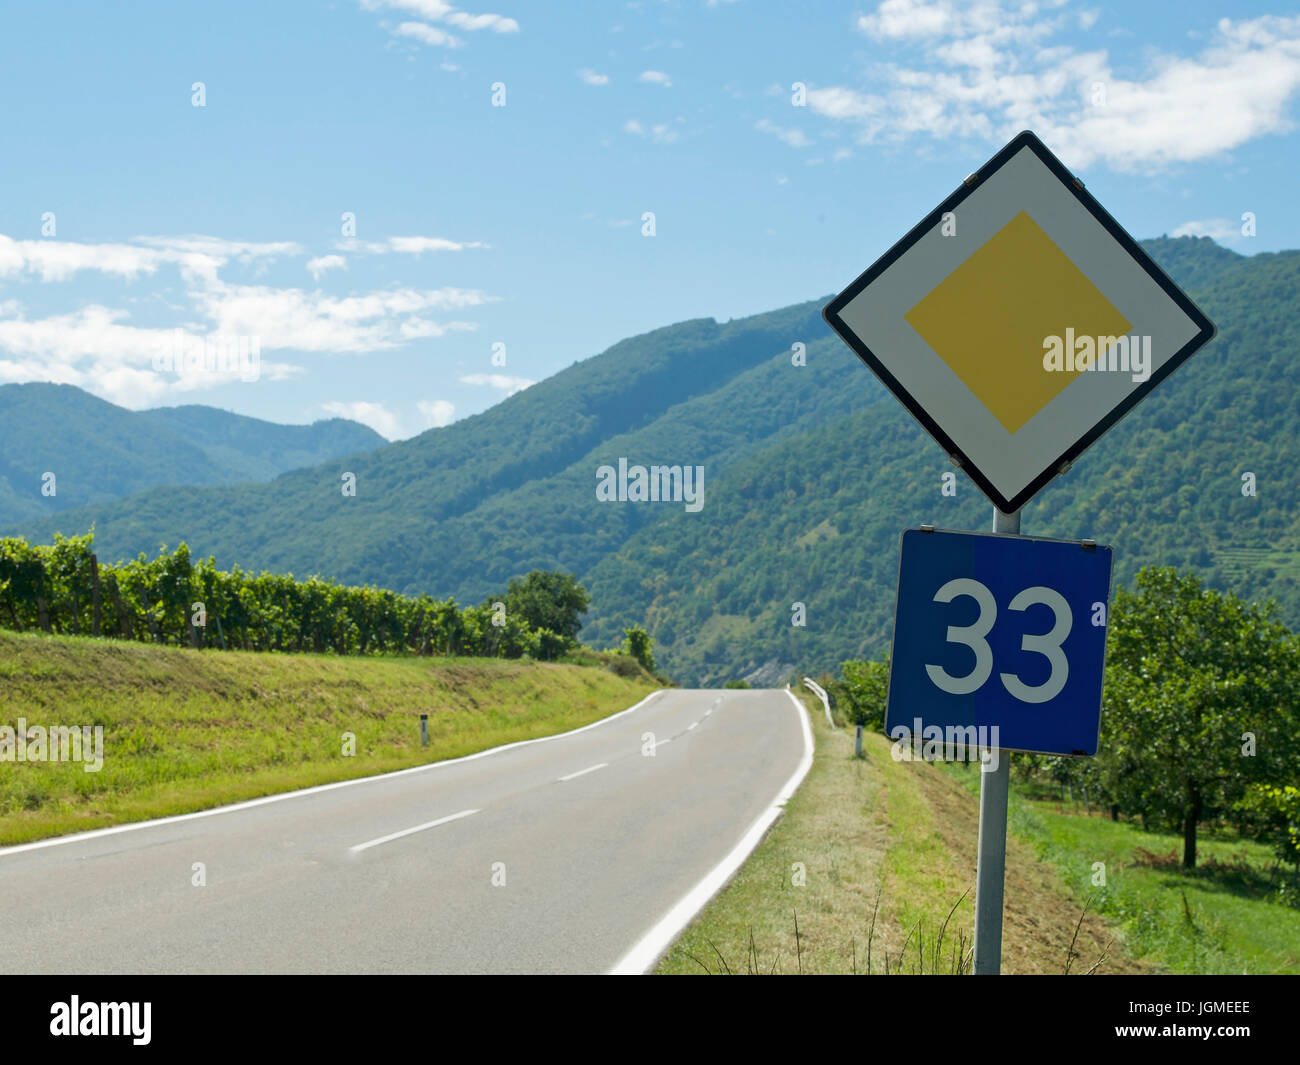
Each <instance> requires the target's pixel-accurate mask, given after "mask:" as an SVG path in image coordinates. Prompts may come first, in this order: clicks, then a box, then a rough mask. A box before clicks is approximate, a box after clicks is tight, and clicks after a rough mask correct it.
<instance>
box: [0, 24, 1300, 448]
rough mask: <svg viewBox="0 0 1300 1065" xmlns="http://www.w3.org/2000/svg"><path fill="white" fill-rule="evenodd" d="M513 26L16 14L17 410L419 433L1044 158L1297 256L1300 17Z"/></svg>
mask: <svg viewBox="0 0 1300 1065" xmlns="http://www.w3.org/2000/svg"><path fill="white" fill-rule="evenodd" d="M485 4H488V5H489V6H472V7H466V8H459V7H457V6H455V5H453V4H450V3H445V2H442V0H389V2H379V0H362V2H360V3H357V2H355V0H353V2H344V0H336V2H334V3H291V2H277V3H274V4H267V3H265V2H261V3H240V2H226V3H222V4H219V5H201V6H200V5H191V4H175V3H158V4H148V3H134V4H131V5H121V6H118V5H114V6H113V7H111V8H110V7H109V6H107V5H100V4H91V3H83V4H59V3H41V4H29V5H21V6H19V5H10V6H9V7H8V8H7V9H6V11H5V13H4V14H3V16H0V17H2V18H3V29H4V32H3V33H0V101H2V102H3V106H2V107H0V159H3V160H4V164H5V165H4V168H3V172H0V383H10V382H18V381H32V380H51V381H61V382H66V383H70V384H76V385H78V386H80V387H82V388H86V389H87V390H89V391H91V392H94V393H95V394H97V395H100V396H103V397H104V398H106V399H109V400H111V401H113V402H115V403H119V404H122V405H124V406H128V407H131V408H137V409H139V408H145V407H153V406H170V405H176V404H181V403H205V404H211V405H214V406H219V407H224V408H226V409H230V410H234V411H237V412H239V413H243V414H250V415H254V416H257V417H262V418H268V419H272V420H275V421H283V422H308V421H313V420H315V419H318V418H322V417H328V416H331V415H332V414H343V415H345V416H350V417H356V418H357V419H358V420H362V421H365V422H366V423H367V424H369V425H371V426H373V427H374V428H376V429H377V430H378V431H380V432H381V433H383V434H384V435H385V436H387V437H389V438H399V437H406V436H410V435H413V434H415V433H417V432H421V431H424V430H425V429H427V428H429V427H431V426H436V425H440V424H446V423H447V422H448V421H450V420H454V419H458V418H461V417H465V416H467V415H469V414H473V413H475V412H477V411H480V410H483V409H484V408H486V407H487V406H490V405H491V404H493V403H495V402H499V401H500V400H501V399H502V398H503V397H504V396H506V395H507V394H509V393H510V392H511V391H512V390H514V389H517V388H520V387H526V385H527V384H528V383H529V382H533V381H536V380H540V379H541V378H543V377H546V376H548V375H550V374H552V373H554V372H556V371H557V370H560V369H562V368H563V367H565V366H568V365H569V364H570V363H572V362H574V361H575V360H577V359H581V358H585V357H587V356H589V355H593V354H596V353H598V352H600V351H602V350H603V349H604V348H606V347H608V346H609V345H610V344H612V343H614V342H616V341H617V340H619V339H621V338H623V337H625V336H629V335H633V334H636V333H640V332H645V331H647V330H649V329H653V328H656V327H658V326H661V325H666V324H669V323H672V322H675V321H680V320H682V319H686V318H696V317H716V318H719V319H722V320H726V319H727V318H731V317H738V316H741V315H745V314H751V313H755V312H759V311H764V310H770V309H773V308H775V307H779V306H784V305H787V304H790V303H795V302H798V301H801V300H806V299H812V298H816V297H820V296H824V295H827V294H830V293H832V292H835V291H838V290H839V289H840V288H842V287H843V286H844V285H845V284H846V283H847V282H849V281H850V280H852V279H853V278H854V277H855V276H856V275H857V274H858V273H860V272H861V271H862V270H863V269H865V268H866V267H867V266H868V265H870V263H871V262H872V261H873V260H874V259H875V258H876V257H877V256H878V255H879V254H880V253H881V252H883V251H884V250H885V249H886V248H888V247H889V246H890V245H891V244H892V243H893V242H894V241H895V240H896V239H897V238H898V237H900V236H901V235H902V234H903V233H904V232H906V231H907V229H909V228H910V227H911V226H912V225H913V224H914V223H915V222H916V221H918V220H919V219H920V218H921V217H922V216H923V215H924V214H925V213H926V212H928V211H929V210H930V209H932V208H933V207H934V206H935V205H936V204H937V203H938V202H939V201H940V200H941V199H942V198H944V197H945V196H946V195H947V194H948V193H950V192H951V191H952V190H953V188H955V187H956V186H957V184H958V183H959V182H960V180H961V178H962V177H964V176H965V174H967V173H968V172H969V171H971V170H973V169H975V168H976V167H977V166H978V165H979V164H980V163H981V162H983V161H984V160H985V159H986V158H987V157H988V156H989V155H991V154H992V153H993V152H994V151H996V150H997V148H998V147H1000V146H1001V145H1002V144H1003V143H1004V142H1005V141H1006V140H1008V139H1009V138H1010V137H1011V136H1012V135H1014V134H1015V133H1016V132H1018V131H1019V130H1020V129H1023V128H1032V129H1034V130H1035V131H1036V132H1038V134H1039V135H1040V136H1041V137H1042V138H1043V139H1044V140H1045V141H1046V142H1047V144H1048V145H1049V147H1051V148H1053V150H1055V151H1057V152H1058V154H1060V155H1061V156H1062V158H1063V159H1064V160H1065V161H1066V163H1067V164H1068V165H1070V166H1072V167H1073V168H1074V169H1075V170H1076V172H1077V173H1078V174H1079V175H1080V176H1081V177H1082V178H1083V179H1084V181H1085V182H1086V183H1087V185H1088V188H1089V190H1090V191H1091V192H1092V193H1093V194H1094V195H1095V196H1097V198H1098V199H1099V200H1100V201H1101V202H1102V203H1103V204H1104V205H1105V206H1106V207H1107V208H1108V209H1109V210H1110V211H1111V213H1112V214H1114V215H1115V216H1116V217H1117V218H1118V219H1119V221H1120V222H1121V223H1122V224H1124V225H1125V226H1126V227H1127V228H1128V229H1129V230H1130V232H1132V233H1133V234H1134V235H1135V236H1138V237H1147V236H1155V235H1159V234H1161V233H1180V232H1193V233H1208V234H1209V235H1211V236H1214V237H1215V238H1216V239H1218V240H1220V241H1221V242H1222V243H1224V244H1225V245H1226V246H1228V247H1231V248H1233V249H1234V250H1237V251H1240V252H1242V253H1244V254H1254V253H1256V252H1260V251H1273V250H1278V249H1283V248H1295V247H1300V212H1297V211H1296V209H1295V206H1294V195H1295V192H1294V190H1295V187H1296V178H1295V175H1296V173H1297V171H1298V169H1300V150H1298V144H1300V142H1298V141H1297V137H1296V134H1295V132H1294V125H1295V121H1296V118H1297V115H1300V15H1297V14H1295V7H1294V5H1288V4H1283V3H1281V2H1276V3H1253V2H1249V0H1246V2H1242V0H1232V2H1231V3H1228V2H1227V0H1220V2H1218V3H1210V2H1203V0H1185V2H1181V3H1178V4H1170V3H1165V2H1145V0H1135V2H1131V3H1122V4H1091V3H1076V2H1073V0H1065V2H1055V0H1052V2H1039V3H1020V2H998V0H975V2H961V0H886V2H884V3H869V4H866V5H853V4H844V3H832V2H810V3H806V4H800V5H798V6H797V8H796V5H793V4H787V3H773V2H766V3H760V2H757V0H734V2H716V3H709V2H707V0H667V2H659V0H643V2H638V3H594V2H591V3H561V2H555V3H537V2H529V3H524V2H516V0H485ZM796 10H797V12H798V13H797V14H796V13H795V12H796ZM199 82H201V83H202V93H203V96H202V100H201V102H202V106H195V102H196V90H195V89H194V86H195V83H199ZM796 84H798V85H801V86H803V92H802V93H801V94H800V93H799V92H798V90H797V89H796V88H795V86H796ZM494 85H496V86H499V87H501V86H503V87H504V106H494V103H493V96H494V89H493V86H494ZM496 98H497V100H498V101H500V100H501V94H500V92H499V91H498V92H497V93H496ZM797 100H798V101H799V103H798V104H797V102H796V101H797ZM646 212H653V214H654V235H653V236H646V235H643V228H644V227H643V216H644V215H645V214H646ZM1244 212H1251V213H1253V214H1254V216H1255V218H1256V233H1255V235H1254V236H1243V235H1242V233H1241V221H1240V220H1241V216H1242V214H1243V213H1244ZM345 213H349V214H351V215H352V216H354V218H355V231H354V233H353V232H345V229H344V226H345V222H344V218H343V216H344V215H345ZM51 216H52V217H51ZM178 330H179V331H180V332H179V334H178ZM178 335H179V336H180V337H181V338H183V339H182V340H181V344H182V350H183V348H184V345H191V346H193V345H195V344H196V343H202V341H203V340H204V339H205V338H207V339H209V340H211V339H213V338H238V337H244V338H246V340H247V339H248V338H254V339H255V340H256V344H257V347H258V351H259V354H260V365H259V372H258V375H257V380H255V381H245V380H241V379H240V377H239V376H238V375H237V374H232V373H224V374H223V373H202V372H188V371H187V372H184V373H181V374H179V375H178V374H176V373H172V372H169V371H167V370H166V369H164V370H162V371H160V370H158V369H157V368H156V365H157V364H156V362H155V356H156V354H157V353H158V352H159V351H171V350H175V345H176V344H177V337H178ZM494 345H504V352H503V350H502V349H501V348H500V347H497V348H495V349H494ZM494 350H495V351H496V359H495V360H494V357H493V353H494ZM502 354H504V365H502ZM164 366H165V364H164ZM245 376H248V375H245Z"/></svg>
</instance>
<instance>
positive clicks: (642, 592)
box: [19, 238, 1300, 682]
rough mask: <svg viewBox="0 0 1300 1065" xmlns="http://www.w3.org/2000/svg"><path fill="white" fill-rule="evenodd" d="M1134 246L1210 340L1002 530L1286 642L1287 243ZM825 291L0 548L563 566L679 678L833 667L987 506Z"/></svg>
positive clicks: (1290, 426) (1299, 408)
mask: <svg viewBox="0 0 1300 1065" xmlns="http://www.w3.org/2000/svg"><path fill="white" fill-rule="evenodd" d="M1146 246H1147V247H1148V249H1149V250H1150V251H1151V252H1152V254H1153V255H1154V256H1155V257H1156V258H1157V260H1158V261H1160V262H1161V263H1162V264H1163V265H1164V266H1165V268H1166V269H1167V270H1168V271H1169V272H1170V273H1171V274H1172V275H1173V276H1174V278H1175V279H1176V280H1178V281H1179V282H1180V283H1182V284H1183V285H1184V286H1185V287H1186V288H1187V289H1188V290H1189V292H1190V293H1191V294H1192V296H1193V297H1194V298H1195V299H1197V300H1198V302H1200V303H1201V305H1202V307H1203V308H1204V310H1205V311H1206V312H1207V313H1208V314H1209V315H1210V317H1211V318H1212V319H1213V320H1214V321H1215V323H1216V324H1217V325H1218V327H1219V336H1218V338H1217V339H1216V340H1215V341H1214V342H1212V343H1211V344H1210V345H1209V346H1208V347H1206V348H1205V349H1203V350H1202V351H1201V352H1199V353H1198V354H1197V355H1196V356H1194V357H1193V358H1192V359H1191V360H1190V361H1189V362H1188V363H1187V365H1186V366H1185V367H1183V368H1182V369H1180V370H1179V371H1178V372H1177V373H1176V374H1174V375H1173V377H1172V378H1170V380H1169V381H1167V382H1166V383H1165V384H1163V385H1161V386H1160V387H1159V388H1158V389H1157V390H1156V391H1155V392H1154V393H1153V394H1152V396H1151V397H1150V398H1149V399H1148V400H1147V401H1146V402H1145V403H1143V404H1142V405H1141V406H1140V407H1139V408H1138V409H1137V411H1136V412H1134V413H1133V414H1131V415H1130V416H1129V417H1128V418H1126V419H1125V420H1124V421H1123V422H1121V423H1120V425H1119V426H1118V427H1117V428H1116V429H1115V430H1113V431H1112V432H1111V433H1109V434H1107V435H1106V436H1105V437H1103V438H1102V439H1101V440H1100V441H1099V442H1098V443H1097V444H1095V445H1094V446H1093V448H1092V449H1091V450H1090V451H1089V452H1088V453H1087V454H1085V455H1084V456H1083V457H1082V458H1081V459H1080V460H1079V461H1078V462H1077V463H1076V464H1075V466H1074V468H1073V470H1071V472H1070V473H1069V474H1067V475H1066V476H1065V477H1064V478H1059V479H1058V480H1056V481H1055V482H1053V483H1052V484H1051V485H1049V486H1048V487H1047V488H1046V489H1044V491H1043V492H1042V493H1041V494H1040V496H1039V497H1038V498H1037V499H1036V500H1034V501H1033V502H1032V503H1030V504H1029V505H1028V506H1027V507H1026V508H1025V511H1024V513H1023V523H1024V525H1023V528H1024V531H1025V533H1026V534H1031V535H1046V536H1058V537H1081V536H1089V537H1093V538H1095V539H1097V540H1098V541H1099V542H1103V543H1110V544H1112V545H1113V546H1114V547H1115V559H1116V577H1117V579H1118V580H1121V581H1126V580H1128V579H1129V578H1130V577H1131V574H1132V573H1133V572H1134V571H1135V570H1136V569H1137V568H1138V567H1139V566H1141V565H1144V564H1147V563H1152V562H1159V563H1168V564H1174V565H1177V566H1180V567H1183V568H1186V569H1189V570H1192V571H1194V572H1197V573H1198V574H1200V575H1202V576H1203V577H1204V578H1206V579H1207V580H1208V581H1210V582H1211V583H1213V584H1216V585H1219V586H1223V587H1230V588H1232V589H1234V590H1235V591H1237V592H1238V593H1240V594H1242V595H1246V596H1249V597H1261V596H1272V597H1274V598H1276V599H1277V600H1278V601H1279V602H1280V604H1281V605H1282V607H1283V615H1284V618H1285V619H1286V620H1287V621H1288V622H1289V623H1290V624H1292V625H1293V626H1294V625H1296V624H1298V623H1300V584H1298V583H1297V581H1298V578H1300V524H1298V523H1297V478H1296V474H1295V469H1296V465H1297V460H1298V459H1300V364H1298V363H1297V361H1296V357H1295V353H1296V349H1297V345H1298V343H1300V324H1297V321H1296V311H1297V309H1298V308H1300V253H1297V252H1284V253H1278V254H1261V255H1256V256H1253V257H1249V258H1247V257H1243V256H1239V255H1237V254H1235V253H1233V252H1230V251H1227V250H1226V249H1223V248H1221V247H1219V246H1217V245H1215V244H1214V243H1213V242H1212V241H1210V240H1208V239H1206V238H1201V239H1193V238H1160V239H1159V240H1154V241H1149V242H1147V243H1146ZM846 280H848V279H846ZM824 302H825V299H824V298H823V299H818V300H814V301H811V302H809V303H804V304H798V305H795V306H792V307H788V308H785V309H782V310H779V311H774V312H771V313H768V314H763V315H757V316H754V317H750V318H744V319H737V320H734V321H731V322H727V323H718V322H715V321H712V320H700V321H691V322H684V323H681V324H679V325H675V326H670V327H667V328H664V329H659V330H656V331H654V332H652V333H648V334H645V335H644V336H639V337H634V338H631V339H629V340H625V341H623V342H621V343H619V344H617V345H615V346H614V347H612V348H611V349H609V350H608V351H606V352H605V353H603V354H601V355H598V356H595V357H593V358H590V359H587V360H585V361H582V362H579V363H576V364H575V365H573V366H571V367H570V368H568V369H566V370H564V371H562V372H560V373H558V374H556V375H555V376H553V377H551V378H549V379H547V380H545V381H542V382H541V383H539V384H537V385H534V386H533V387H532V388H529V389H527V390H526V391H524V392H521V393H519V394H517V395H515V396H513V397H511V398H510V399H508V400H506V401H504V402H503V403H501V404H499V405H497V406H496V407H493V408H492V409H491V410H488V411H486V412H484V413H483V414H480V415H477V416H475V417H472V418H468V419H465V420H464V421H462V422H458V423H456V424H454V425H452V426H449V427H447V428H443V429H434V430H430V431H429V432H427V433H425V434H423V435H421V436H419V437H416V438H414V439H412V440H408V441H403V442H399V443H395V444H390V445H388V446H387V447H383V448H380V449H378V450H375V451H371V452H368V453H367V454H364V455H359V456H356V457H353V458H349V459H348V460H347V461H346V462H339V461H332V462H327V463H324V464H322V465H318V466H315V467H313V468H310V469H301V470H297V471H294V472H291V473H288V474H285V475H283V476H281V477H279V478H277V479H276V480H275V481H274V482H273V483H271V484H267V485H243V486H240V487H237V488H201V487H192V488H184V489H154V490H151V491H148V492H145V493H143V494H141V495H138V496H135V497H133V498H132V499H130V500H129V501H126V502H123V503H115V504H105V505H99V506H94V507H90V508H87V509H85V510H81V511H76V512H70V513H67V514H62V515H59V516H58V518H57V520H47V521H44V522H40V523H27V524H26V525H25V526H24V527H23V528H22V529H20V530H19V531H22V532H24V533H26V534H28V535H29V536H33V537H35V538H38V539H42V540H47V539H48V538H49V536H50V535H51V534H52V533H53V532H54V531H55V530H56V529H57V530H59V531H62V532H66V533H74V532H84V531H85V530H86V529H87V528H89V527H90V524H91V522H92V521H94V522H95V523H96V543H97V546H98V549H99V552H100V555H101V556H102V557H106V558H114V559H115V558H119V557H122V556H124V555H130V554H134V553H135V552H137V551H140V550H148V551H154V550H156V549H157V548H158V546H159V544H160V543H167V544H175V543H177V542H178V541H180V540H187V541H188V542H189V544H190V546H191V547H192V548H193V550H194V551H195V553H196V554H203V555H206V554H209V553H212V554H215V555H216V556H217V561H218V564H220V565H221V566H230V565H234V564H236V563H237V564H239V565H241V566H244V567H258V568H261V567H266V568H268V569H271V570H274V571H280V572H293V573H295V574H297V575H299V576H305V575H307V574H310V573H319V574H321V575H322V576H327V577H332V578H336V579H338V580H341V581H345V582H348V583H357V582H367V581H368V582H372V583H375V584H378V585H381V586H386V587H389V588H392V589H394V590H396V591H401V592H429V593H430V594H433V595H437V596H445V595H447V594H454V595H455V596H456V597H457V598H458V599H459V600H461V601H462V602H464V601H478V600H479V599H481V598H482V597H483V596H485V595H488V594H490V593H494V592H497V591H499V590H500V589H501V588H504V587H505V584H506V583H507V581H508V580H509V578H510V577H512V576H517V575H520V574H522V573H525V572H527V571H528V570H530V569H532V568H547V569H551V568H565V569H569V570H572V571H574V572H576V573H577V574H578V575H579V576H580V577H581V578H582V580H583V581H584V583H586V584H587V585H588V587H589V588H590V589H591V592H592V600H593V609H592V614H591V616H590V618H589V619H588V624H587V627H586V628H585V629H584V630H583V633H582V636H583V638H584V639H586V640H588V641H590V642H593V643H597V644H601V645H605V644H609V643H612V642H613V641H614V640H616V639H617V638H618V636H619V629H620V628H621V627H622V626H624V625H627V624H630V623H633V622H644V623H645V624H646V625H647V627H648V628H649V629H650V631H651V633H652V634H653V636H654V637H655V640H656V643H657V650H656V653H657V656H658V657H659V659H660V661H661V662H662V664H663V665H664V666H665V667H666V668H667V669H668V670H669V671H670V672H672V673H673V674H674V675H675V676H677V677H678V678H679V679H682V680H686V681H706V682H713V681H719V680H722V679H726V678H728V677H733V676H737V675H743V674H746V673H750V674H755V673H756V675H757V676H758V677H759V678H760V679H764V680H771V679H775V678H777V677H778V676H781V677H783V676H784V675H785V673H786V672H787V671H788V670H789V668H791V667H793V666H795V665H799V666H800V667H803V668H822V667H824V668H834V667H835V666H836V665H837V664H838V663H839V662H840V661H841V660H843V659H845V658H849V657H859V656H864V655H872V654H875V653H877V652H878V651H880V650H883V649H884V648H885V646H887V641H888V637H889V632H890V629H891V624H892V613H893V605H894V589H895V582H896V578H897V556H898V537H899V533H900V532H901V530H902V529H903V528H905V527H908V526H915V525H917V524H919V523H921V522H933V523H935V524H938V525H941V526H946V527H950V528H973V529H983V528H986V527H988V526H989V523H990V519H991V505H990V504H989V503H988V502H987V501H986V500H985V499H984V497H983V496H982V495H981V494H980V493H979V492H978V490H977V489H976V488H975V487H974V485H972V484H971V483H970V482H969V481H967V480H965V479H964V478H963V477H961V476H960V475H959V477H958V490H957V496H956V498H945V497H943V496H942V495H941V494H940V486H941V474H942V473H943V472H944V471H946V470H949V469H951V467H950V466H949V465H948V462H947V459H946V457H945V456H944V455H943V454H942V452H941V451H940V449H939V448H938V447H937V446H936V445H935V444H934V443H933V442H932V441H931V440H930V439H929V437H928V436H926V435H925V434H924V433H923V432H922V431H921V430H920V429H919V427H917V426H916V425H915V423H914V422H913V421H912V419H911V417H910V416H909V415H907V414H906V412H905V411H903V409H902V408H901V406H900V405H899V404H898V403H897V402H895V401H894V400H893V398H892V397H890V396H888V395H887V394H886V393H885V392H884V391H883V389H882V388H881V387H880V386H879V384H878V383H877V382H876V380H875V378H874V376H873V375H872V374H871V373H870V372H869V371H868V370H867V369H866V368H865V367H863V366H862V365H861V364H860V363H859V362H858V360H857V359H856V358H855V357H854V356H853V355H852V354H851V353H849V352H848V351H847V350H846V349H845V348H844V347H843V345H842V344H841V343H840V342H839V340H838V339H835V338H833V337H832V336H831V335H830V334H829V331H828V330H827V329H826V327H825V325H824V324H823V323H822V321H821V319H820V315H819V310H820V307H821V305H822V303H824ZM797 344H802V345H804V346H805V348H806V365H795V361H797V360H792V345H797ZM620 458H625V459H626V460H627V462H628V464H629V465H635V464H641V465H650V464H652V463H656V464H680V465H691V466H702V467H703V468H704V500H705V502H704V506H703V508H702V509H701V510H699V512H697V513H692V512H688V511H687V510H686V508H685V506H684V505H683V504H682V503H680V502H679V503H667V502H660V503H633V502H601V501H600V500H599V499H598V498H597V494H596V486H597V480H598V477H597V469H598V467H600V466H602V465H611V466H615V467H617V465H618V462H619V459H620ZM345 472H351V473H354V474H355V475H356V484H357V494H356V496H355V497H348V496H344V495H343V494H342V492H341V491H340V486H341V483H342V475H343V474H344V473H345ZM1248 472H1249V473H1253V474H1254V475H1255V479H1256V484H1257V494H1256V495H1255V496H1246V495H1243V494H1242V474H1244V473H1248ZM796 602H799V603H803V604H804V605H805V609H806V615H807V624H806V626H805V627H795V626H793V625H792V624H791V607H792V604H794V603H796ZM756 671H757V672H756Z"/></svg>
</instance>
